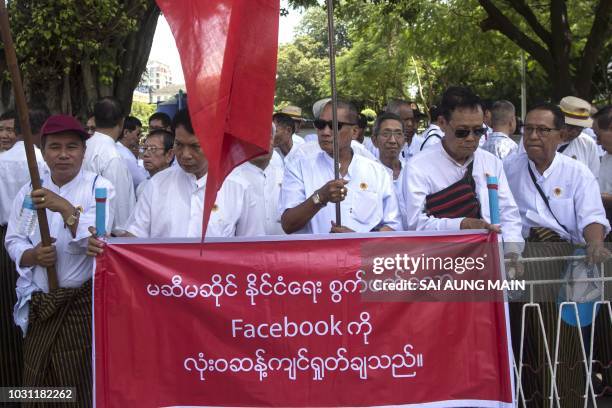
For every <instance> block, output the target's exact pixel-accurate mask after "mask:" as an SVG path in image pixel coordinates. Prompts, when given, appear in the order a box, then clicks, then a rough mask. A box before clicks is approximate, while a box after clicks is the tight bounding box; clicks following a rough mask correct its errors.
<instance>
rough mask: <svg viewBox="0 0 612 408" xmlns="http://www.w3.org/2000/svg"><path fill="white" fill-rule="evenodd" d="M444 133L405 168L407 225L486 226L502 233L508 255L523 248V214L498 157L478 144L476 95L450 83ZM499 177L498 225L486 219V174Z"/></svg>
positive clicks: (444, 108)
mask: <svg viewBox="0 0 612 408" xmlns="http://www.w3.org/2000/svg"><path fill="white" fill-rule="evenodd" d="M441 109H442V115H443V117H442V119H441V128H442V130H443V131H444V138H443V139H442V142H441V143H437V144H436V145H434V146H431V147H430V148H427V149H425V150H423V151H422V152H421V153H419V154H418V155H416V156H415V157H413V158H412V160H411V161H409V162H408V164H407V165H406V166H405V167H404V170H403V171H404V176H403V186H402V197H403V200H402V205H401V206H400V207H401V208H402V211H403V212H404V213H403V221H404V223H405V224H404V225H405V226H407V227H408V229H411V230H450V231H452V230H460V229H488V230H491V231H495V232H501V233H502V235H503V238H504V241H505V243H507V245H505V246H504V249H505V252H506V253H507V254H514V255H513V256H515V257H517V256H518V253H520V251H521V250H522V246H523V237H522V236H521V218H520V215H519V211H518V208H517V206H516V203H515V201H514V198H513V197H512V193H511V192H510V189H509V187H508V182H507V180H506V176H505V174H504V171H503V166H502V162H501V160H499V159H498V158H496V157H495V156H493V155H492V154H490V153H489V152H486V151H484V150H482V149H478V144H479V142H480V138H481V137H483V135H484V133H485V131H486V129H485V128H484V127H483V111H482V106H481V102H480V98H478V96H476V95H475V94H474V93H472V91H471V90H469V89H467V88H461V87H451V88H449V89H447V90H446V92H445V93H444V95H443V96H442V104H441ZM488 175H491V176H497V179H498V195H499V209H500V216H501V225H492V224H490V220H491V217H490V214H489V196H488V189H487V176H488Z"/></svg>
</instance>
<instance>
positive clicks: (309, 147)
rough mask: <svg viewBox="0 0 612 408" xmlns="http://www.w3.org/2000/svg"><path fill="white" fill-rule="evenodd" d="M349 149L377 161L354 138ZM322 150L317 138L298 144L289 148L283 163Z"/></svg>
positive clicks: (376, 158)
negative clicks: (294, 147)
mask: <svg viewBox="0 0 612 408" xmlns="http://www.w3.org/2000/svg"><path fill="white" fill-rule="evenodd" d="M351 149H353V153H354V154H356V155H359V156H362V157H365V158H368V159H370V160H374V161H376V162H377V161H378V156H377V157H374V156H373V155H372V153H370V152H369V151H368V149H366V147H365V146H364V145H362V144H361V143H359V142H358V141H356V140H351ZM322 152H323V150H321V146H320V145H319V141H318V140H317V141H314V142H306V143H304V144H302V145H300V146H298V148H297V149H293V150H291V152H289V154H288V155H287V157H285V165H287V164H288V163H289V162H291V161H296V160H299V159H301V158H302V157H309V156H315V155H318V154H319V153H322ZM323 153H324V152H323Z"/></svg>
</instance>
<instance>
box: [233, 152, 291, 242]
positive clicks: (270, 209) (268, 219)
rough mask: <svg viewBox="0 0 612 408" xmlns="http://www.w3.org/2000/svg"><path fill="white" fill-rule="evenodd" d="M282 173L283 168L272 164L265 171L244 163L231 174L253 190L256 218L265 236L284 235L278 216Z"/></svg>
mask: <svg viewBox="0 0 612 408" xmlns="http://www.w3.org/2000/svg"><path fill="white" fill-rule="evenodd" d="M283 173H284V167H279V166H277V165H275V164H273V163H272V162H270V163H269V164H268V166H267V167H266V168H265V170H262V169H260V168H259V167H257V166H255V165H253V164H251V163H249V162H246V163H243V164H242V165H240V166H238V167H237V168H236V169H235V170H234V172H233V173H232V174H234V175H235V176H236V177H241V178H242V179H244V180H246V181H247V182H248V183H249V184H250V185H251V187H252V188H253V197H254V198H255V200H256V201H257V205H256V206H255V212H256V213H257V215H256V216H257V217H258V218H259V219H261V220H263V223H264V230H265V232H266V235H285V231H283V227H282V226H281V222H280V216H279V214H278V202H279V198H280V190H281V185H282V183H283Z"/></svg>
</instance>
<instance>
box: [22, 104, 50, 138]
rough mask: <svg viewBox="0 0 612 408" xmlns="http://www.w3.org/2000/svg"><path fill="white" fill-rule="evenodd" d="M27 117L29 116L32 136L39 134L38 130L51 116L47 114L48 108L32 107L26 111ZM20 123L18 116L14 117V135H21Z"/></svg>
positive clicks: (41, 106)
mask: <svg viewBox="0 0 612 408" xmlns="http://www.w3.org/2000/svg"><path fill="white" fill-rule="evenodd" d="M28 115H29V116H30V130H31V131H32V134H33V135H36V134H38V133H40V129H41V128H42V126H43V125H44V124H45V122H46V121H47V119H49V116H51V112H49V108H47V107H46V106H44V105H38V106H32V107H31V108H30V109H29V110H28ZM21 132H22V129H21V122H20V121H19V115H17V116H16V117H15V134H17V135H21Z"/></svg>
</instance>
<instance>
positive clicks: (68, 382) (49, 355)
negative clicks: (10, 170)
mask: <svg viewBox="0 0 612 408" xmlns="http://www.w3.org/2000/svg"><path fill="white" fill-rule="evenodd" d="M87 138H88V134H87V133H86V132H85V130H84V129H83V127H82V125H81V124H80V123H79V122H78V121H77V120H76V119H75V118H73V117H71V116H65V115H55V116H51V117H50V118H49V119H48V120H47V121H46V122H45V124H44V125H43V128H42V131H41V146H42V155H43V158H44V160H45V162H46V163H47V165H48V167H49V170H50V174H49V173H46V174H43V175H42V176H41V177H42V180H41V184H42V188H40V189H38V190H34V191H31V186H30V184H29V183H28V184H26V185H25V186H23V188H22V189H21V190H20V191H19V193H18V194H17V196H16V198H15V200H14V202H13V206H12V211H11V216H10V219H9V224H8V230H7V234H6V248H7V250H8V252H9V254H10V255H11V258H12V259H13V260H14V262H15V264H16V266H17V271H18V273H19V278H18V280H17V304H16V305H15V308H14V318H15V323H16V324H17V325H18V326H19V327H21V329H22V331H23V334H24V337H25V338H24V345H23V348H24V350H23V352H24V370H23V385H24V386H29V387H34V386H36V387H76V401H77V402H78V406H79V407H88V406H92V393H91V386H92V371H91V312H92V311H91V302H92V298H91V294H92V286H91V275H92V270H93V260H92V259H91V258H90V257H88V256H86V249H87V238H88V237H89V232H88V227H90V226H92V225H94V223H95V213H96V202H95V193H94V192H95V189H96V188H106V189H107V190H108V197H109V200H111V201H112V200H113V199H114V189H113V186H112V184H111V183H110V182H109V181H108V180H106V179H104V178H103V177H101V176H97V175H96V174H94V173H92V172H88V171H85V170H83V169H82V168H81V166H82V163H83V158H84V156H85V140H86V139H87ZM24 203H26V204H28V205H30V206H31V205H33V206H34V207H35V208H36V209H46V210H47V211H46V212H47V219H48V222H49V231H50V233H51V236H52V239H53V244H52V245H50V246H43V245H42V243H41V237H40V233H39V230H38V228H33V227H32V226H31V225H32V224H31V223H29V222H26V221H27V220H28V219H27V218H25V217H27V216H28V214H29V213H31V211H29V210H28V209H27V208H24V207H26V206H25V205H24ZM107 208H109V209H110V208H111V206H107ZM108 211H109V213H108V216H107V221H108V226H109V227H110V225H111V223H112V218H113V214H112V211H111V210H108ZM52 265H56V266H57V278H58V284H59V288H58V289H56V290H54V291H52V292H49V285H48V281H47V273H46V268H47V267H49V266H52Z"/></svg>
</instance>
